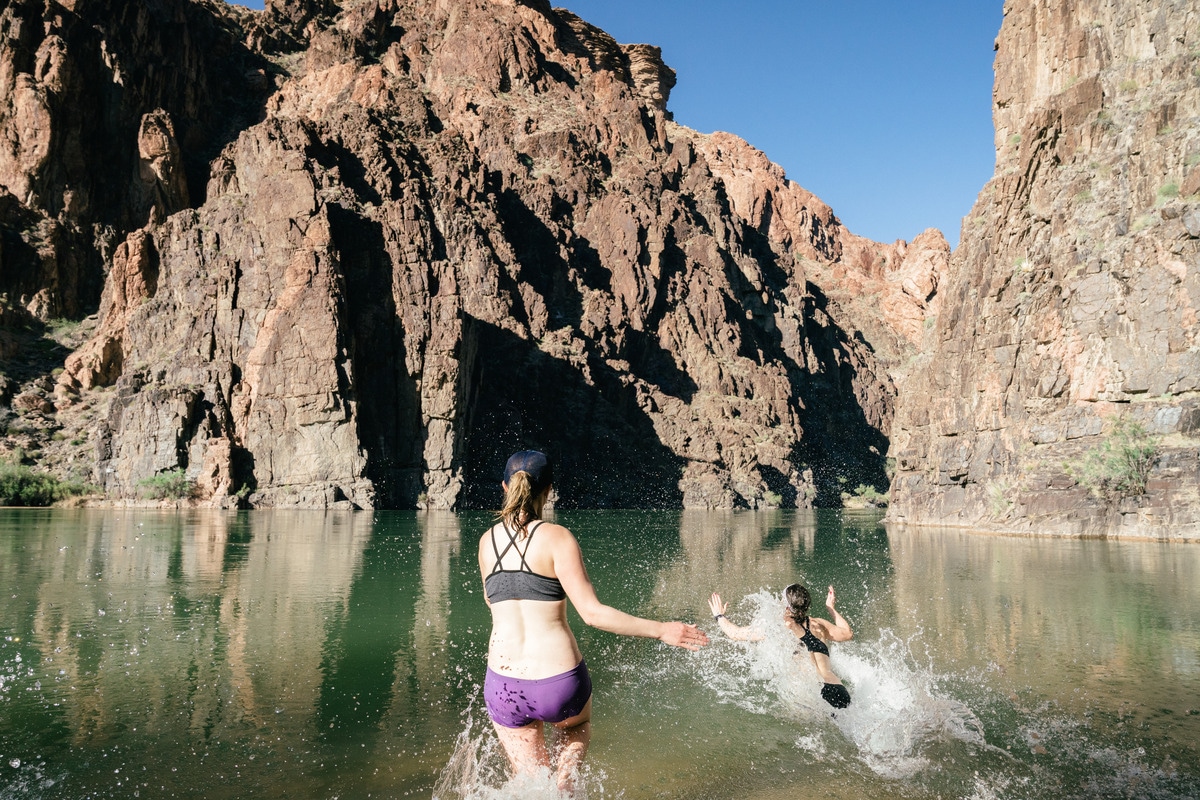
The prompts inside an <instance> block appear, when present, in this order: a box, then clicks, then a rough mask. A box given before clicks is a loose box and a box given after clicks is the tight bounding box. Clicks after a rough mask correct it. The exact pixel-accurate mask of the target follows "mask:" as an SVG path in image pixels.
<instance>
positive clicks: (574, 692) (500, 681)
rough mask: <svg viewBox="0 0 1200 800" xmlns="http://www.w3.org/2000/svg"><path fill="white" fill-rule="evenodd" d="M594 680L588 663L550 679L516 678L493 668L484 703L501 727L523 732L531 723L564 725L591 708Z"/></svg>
mask: <svg viewBox="0 0 1200 800" xmlns="http://www.w3.org/2000/svg"><path fill="white" fill-rule="evenodd" d="M591 696H592V679H591V677H590V676H589V675H588V670H587V663H586V662H584V661H580V662H579V666H577V667H575V669H573V670H570V671H569V672H564V673H562V674H561V675H553V676H551V677H549V678H535V679H533V680H529V679H525V678H513V677H511V676H509V675H501V674H500V673H499V672H494V671H493V670H492V669H491V668H490V667H489V668H488V671H487V677H486V678H484V681H483V700H484V702H485V703H486V704H487V710H488V715H489V716H491V718H492V721H493V722H495V723H496V724H497V725H503V726H504V727H506V728H523V727H524V726H526V725H528V724H529V723H531V722H537V721H539V720H540V721H542V722H562V721H563V720H564V719H570V718H571V717H573V716H575V715H576V714H578V713H579V712H581V711H583V707H584V706H586V705H587V701H588V698H590V697H591Z"/></svg>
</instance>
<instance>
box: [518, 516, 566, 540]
mask: <svg viewBox="0 0 1200 800" xmlns="http://www.w3.org/2000/svg"><path fill="white" fill-rule="evenodd" d="M535 525H536V526H537V527H536V528H535V527H534V526H535ZM529 530H530V532H532V533H535V534H536V535H537V537H538V538H546V539H555V540H559V541H565V540H567V539H570V540H571V541H575V534H573V533H571V531H570V530H569V529H568V528H567V527H566V526H565V525H559V524H558V523H557V522H551V521H550V520H545V519H543V520H538V521H537V522H535V523H533V524H531V525H530V526H529Z"/></svg>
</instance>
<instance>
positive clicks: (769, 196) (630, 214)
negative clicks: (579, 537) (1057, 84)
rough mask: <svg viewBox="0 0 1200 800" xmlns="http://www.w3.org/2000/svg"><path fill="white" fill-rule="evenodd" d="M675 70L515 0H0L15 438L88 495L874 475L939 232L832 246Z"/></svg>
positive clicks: (691, 495) (626, 490)
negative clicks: (528, 469) (679, 111)
mask: <svg viewBox="0 0 1200 800" xmlns="http://www.w3.org/2000/svg"><path fill="white" fill-rule="evenodd" d="M675 80H676V76H675V74H674V72H673V71H672V70H671V69H670V68H669V67H668V66H667V65H665V64H664V63H663V61H662V59H661V54H660V52H659V50H658V49H657V48H655V47H652V46H648V45H621V44H619V43H617V42H616V41H615V40H613V39H612V37H610V36H608V35H607V34H605V33H604V32H603V31H600V30H598V29H597V28H595V27H593V26H591V25H589V24H587V23H586V22H584V21H583V20H581V19H580V18H578V17H577V16H575V15H574V14H572V13H570V12H569V11H567V10H564V9H553V8H551V7H550V6H549V5H548V4H547V3H545V2H543V1H542V0H491V1H486V0H430V1H429V2H418V0H356V1H355V2H333V0H292V1H291V2H288V1H286V0H268V2H267V8H266V10H265V11H262V12H253V11H248V10H245V9H241V8H238V7H234V6H227V5H225V4H223V3H220V2H210V1H209V0H154V2H145V3H124V2H119V1H118V0H73V2H67V1H66V0H58V2H55V0H14V1H13V2H11V3H9V4H8V5H7V6H6V7H5V8H4V10H3V11H0V98H2V100H3V107H2V108H0V234H2V236H0V291H3V292H4V293H5V298H4V299H5V302H4V305H3V311H4V315H3V317H2V318H0V345H2V346H0V358H4V359H5V362H4V363H5V379H4V385H3V386H0V395H3V397H2V398H0V399H3V400H4V401H5V402H7V403H8V404H9V405H10V407H11V408H12V412H11V413H10V415H9V416H8V417H7V422H6V425H7V427H8V433H7V434H6V437H5V447H6V449H7V450H8V452H9V453H10V454H14V453H18V452H19V453H20V455H21V456H22V457H24V458H25V459H27V460H32V461H34V462H35V463H38V464H40V465H43V466H45V467H47V468H50V469H53V470H55V471H57V472H59V473H62V474H74V475H76V476H78V477H81V478H83V479H86V480H88V481H90V482H93V483H94V484H96V485H97V486H98V487H99V488H100V490H101V491H102V492H103V494H104V497H105V498H106V502H126V501H129V502H133V501H136V500H137V498H139V497H140V496H141V495H143V494H144V489H145V487H146V486H147V484H148V482H152V481H154V480H155V479H156V478H162V477H164V476H171V475H175V474H179V473H182V474H183V475H184V476H186V478H187V480H188V482H189V486H190V488H191V490H192V493H193V496H194V499H195V501H196V502H201V503H207V504H212V505H217V506H235V505H251V506H300V507H333V506H353V507H359V508H370V507H401V508H404V507H408V508H411V507H423V508H456V507H458V508H461V507H489V506H491V505H493V504H494V503H495V500H496V493H497V487H496V484H497V482H498V480H499V476H500V469H501V466H502V464H503V460H504V458H505V457H506V456H507V454H508V453H509V452H510V451H512V450H515V449H518V448H522V447H529V446H536V447H541V448H545V449H547V450H548V451H550V452H551V454H552V455H553V456H554V457H555V458H556V460H557V461H558V462H559V468H558V474H559V475H560V482H559V485H558V487H557V489H558V498H557V501H558V503H559V505H560V507H611V506H626V507H680V506H683V507H691V508H731V507H746V508H761V507H771V506H785V507H786V506H796V507H808V506H811V505H813V504H824V505H835V504H840V500H841V493H842V492H843V491H844V490H845V489H848V488H853V487H854V486H856V485H863V486H873V487H877V488H883V487H885V486H886V484H887V476H886V470H885V456H886V453H887V449H888V435H889V433H890V431H891V428H892V418H893V412H894V404H895V399H896V394H897V381H898V380H899V377H900V375H901V368H902V366H903V365H904V364H905V363H906V362H907V361H909V360H910V359H911V358H912V356H913V355H914V354H915V353H916V352H917V349H918V347H919V346H920V344H921V341H922V337H923V336H924V335H926V333H927V328H928V322H929V321H930V320H932V319H933V317H934V316H935V315H937V314H938V312H939V303H940V302H941V294H942V290H941V288H940V287H941V284H942V283H943V282H944V276H943V273H944V272H945V270H946V265H947V263H948V259H949V255H950V254H949V247H948V246H947V245H946V242H945V239H944V238H943V237H942V236H941V234H940V233H938V232H936V231H928V232H926V233H923V234H921V235H919V236H917V237H916V238H915V239H914V240H913V241H912V242H911V243H908V242H902V241H901V242H895V243H892V244H879V243H875V242H871V241H868V240H865V239H863V238H861V237H857V236H855V235H853V234H852V233H850V232H849V231H847V230H846V229H845V228H844V227H843V226H842V224H841V223H840V222H839V220H838V219H837V217H836V216H835V215H834V213H833V211H832V210H831V209H830V208H829V207H828V206H827V205H825V204H824V203H822V202H821V201H820V200H819V199H818V198H816V197H814V196H813V195H812V194H810V193H808V192H806V191H805V190H803V189H802V188H801V187H799V186H797V185H796V184H795V183H793V182H791V181H789V180H787V178H786V177H785V176H784V174H783V172H782V170H780V169H779V168H778V167H777V166H775V165H774V164H772V163H771V162H770V161H769V160H768V159H767V158H766V156H764V155H763V154H762V153H759V152H758V151H756V150H754V149H753V148H752V147H750V146H749V145H748V144H747V143H745V142H744V141H742V140H740V139H738V138H736V137H734V136H730V135H727V134H711V135H705V134H700V133H698V132H696V131H692V130H689V129H688V128H686V127H684V126H682V125H679V124H677V123H676V122H674V121H673V119H672V116H671V114H670V113H669V111H668V110H667V105H668V100H669V96H670V91H671V88H672V87H673V85H674V83H675ZM1181 224H1182V223H1181ZM93 312H94V313H93ZM81 319H82V322H80V323H78V324H77V325H76V324H65V323H64V320H69V321H78V320H81ZM939 319H940V320H943V321H944V319H945V316H944V315H942V316H940V317H939ZM939 324H944V323H943V322H940V323H939ZM63 330H66V331H68V332H67V333H66V334H62V333H61V332H62V331H63ZM56 359H57V365H58V366H59V367H61V369H48V368H47V367H48V366H53V365H54V364H55V363H56Z"/></svg>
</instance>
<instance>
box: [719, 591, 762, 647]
mask: <svg viewBox="0 0 1200 800" xmlns="http://www.w3.org/2000/svg"><path fill="white" fill-rule="evenodd" d="M708 607H709V608H710V609H712V613H713V617H714V618H715V619H716V620H717V625H718V626H719V627H720V628H721V631H722V633H724V634H725V635H726V636H728V637H729V638H730V639H737V640H738V641H739V642H761V641H762V640H763V639H764V638H765V637H764V636H763V633H762V631H760V630H759V629H758V628H750V627H742V626H741V625H734V624H733V623H732V622H730V621H729V619H728V618H727V617H726V616H725V609H727V608H728V607H729V604H728V603H722V602H721V595H719V594H717V593H716V592H713V593H712V597H710V598H708Z"/></svg>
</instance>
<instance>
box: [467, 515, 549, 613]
mask: <svg viewBox="0 0 1200 800" xmlns="http://www.w3.org/2000/svg"><path fill="white" fill-rule="evenodd" d="M542 522H543V521H542V520H538V521H537V523H535V524H534V526H533V527H532V528H530V529H529V535H528V536H527V537H525V549H524V550H522V549H521V548H520V547H518V546H517V537H516V534H514V533H512V532H511V531H510V530H509V529H508V525H505V524H504V523H503V522H501V523H500V524H501V526H503V528H504V532H505V533H506V534H508V544H507V545H505V547H504V551H503V552H501V550H500V548H499V547H498V546H497V545H496V533H495V531H494V530H493V531H492V532H491V533H490V534H489V535H490V536H491V537H492V549H493V550H495V551H496V566H494V567H492V571H491V572H490V573H489V574H488V576H487V578H485V579H484V581H483V591H484V593H485V594H487V599H488V602H489V603H499V602H502V601H504V600H544V601H546V602H556V601H558V600H565V599H567V593H566V592H565V591H563V587H562V584H561V583H559V582H558V578H547V577H546V576H545V575H538V574H537V573H536V572H534V571H533V570H532V569H530V568H529V565H528V564H526V563H525V554H526V553H528V552H529V543H530V542H532V541H533V534H534V533H535V532H537V529H538V527H539V526H540V525H541V524H542ZM509 549H513V550H516V551H517V555H519V556H520V557H521V566H520V568H519V569H502V568H501V567H500V562H501V561H502V560H503V558H504V556H505V554H506V553H508V551H509Z"/></svg>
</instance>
